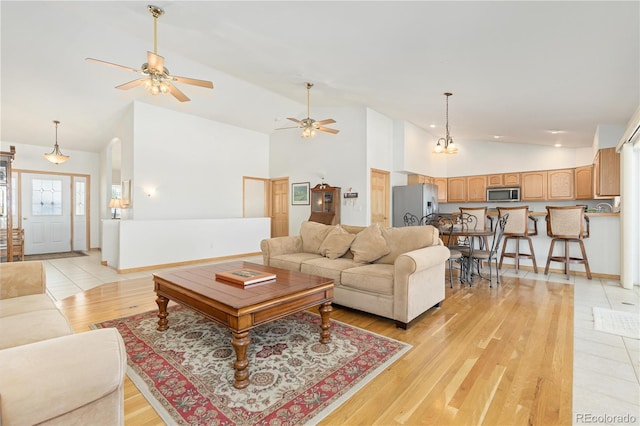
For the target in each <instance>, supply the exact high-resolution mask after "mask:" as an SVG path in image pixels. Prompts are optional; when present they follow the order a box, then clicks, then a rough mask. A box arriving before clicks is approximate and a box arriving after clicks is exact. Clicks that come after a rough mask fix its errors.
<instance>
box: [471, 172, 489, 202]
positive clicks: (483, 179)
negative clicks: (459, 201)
mask: <svg viewBox="0 0 640 426" xmlns="http://www.w3.org/2000/svg"><path fill="white" fill-rule="evenodd" d="M466 185H467V201H468V202H481V203H483V202H485V201H487V176H486V175H481V176H467V182H466Z"/></svg>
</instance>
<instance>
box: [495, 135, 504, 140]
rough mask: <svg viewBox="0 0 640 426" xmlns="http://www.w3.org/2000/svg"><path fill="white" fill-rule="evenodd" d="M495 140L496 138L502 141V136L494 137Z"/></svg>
mask: <svg viewBox="0 0 640 426" xmlns="http://www.w3.org/2000/svg"><path fill="white" fill-rule="evenodd" d="M493 138H494V139H502V136H500V135H493Z"/></svg>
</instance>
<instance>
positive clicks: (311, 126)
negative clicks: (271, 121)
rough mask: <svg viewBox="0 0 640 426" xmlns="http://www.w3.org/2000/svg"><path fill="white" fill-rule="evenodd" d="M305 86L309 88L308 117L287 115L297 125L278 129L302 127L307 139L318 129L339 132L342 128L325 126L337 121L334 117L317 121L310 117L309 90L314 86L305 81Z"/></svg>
mask: <svg viewBox="0 0 640 426" xmlns="http://www.w3.org/2000/svg"><path fill="white" fill-rule="evenodd" d="M305 87H306V88H307V118H303V119H302V120H298V119H297V118H291V117H287V120H291V121H293V122H294V123H297V124H298V125H297V126H292V127H280V128H277V129H276V130H283V129H302V135H301V136H302V137H303V138H305V139H307V138H312V137H314V136H315V135H316V131H320V132H326V133H331V134H334V135H335V134H336V133H338V132H339V131H340V130H336V129H330V128H328V127H324V126H325V125H326V124H333V123H335V122H336V120H334V119H333V118H327V119H326V120H320V121H316V120H314V119H313V118H311V117H310V115H311V114H310V113H309V92H310V90H311V88H312V87H313V84H312V83H305Z"/></svg>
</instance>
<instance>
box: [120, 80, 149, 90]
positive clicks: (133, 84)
mask: <svg viewBox="0 0 640 426" xmlns="http://www.w3.org/2000/svg"><path fill="white" fill-rule="evenodd" d="M145 80H146V78H139V79H137V80H133V81H130V82H128V83H124V84H121V85H120V86H116V89H120V90H129V89H133V88H134V87H136V86H140V85H141V84H142V83H143V82H144V81H145Z"/></svg>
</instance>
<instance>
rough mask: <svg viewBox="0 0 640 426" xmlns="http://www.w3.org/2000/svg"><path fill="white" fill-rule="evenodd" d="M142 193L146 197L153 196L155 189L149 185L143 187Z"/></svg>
mask: <svg viewBox="0 0 640 426" xmlns="http://www.w3.org/2000/svg"><path fill="white" fill-rule="evenodd" d="M144 194H145V195H146V196H147V197H153V196H154V195H156V189H155V188H151V187H147V188H144Z"/></svg>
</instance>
